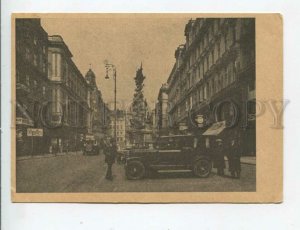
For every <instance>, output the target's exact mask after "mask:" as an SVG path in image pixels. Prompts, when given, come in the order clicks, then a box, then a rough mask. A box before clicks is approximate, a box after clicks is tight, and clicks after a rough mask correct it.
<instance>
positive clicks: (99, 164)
mask: <svg viewBox="0 0 300 230" xmlns="http://www.w3.org/2000/svg"><path fill="white" fill-rule="evenodd" d="M105 171H106V165H105V163H104V156H103V155H98V156H83V155H82V154H81V153H75V154H74V153H72V154H64V155H59V156H52V157H51V156H50V157H36V158H27V159H24V160H18V161H17V192H180V191H181V192H193V191H199V192H227V191H228V192H229V191H255V189H256V166H255V164H242V174H241V178H240V179H232V178H230V177H229V173H228V171H226V172H225V174H226V175H225V176H224V177H220V176H217V175H216V172H215V170H213V171H212V173H211V175H210V176H209V177H208V178H196V177H194V176H193V175H192V173H190V172H176V173H174V172H173V173H159V174H158V175H155V177H151V178H145V179H143V180H138V181H130V180H127V179H126V177H125V172H124V166H123V165H120V164H114V165H113V175H114V180H113V181H107V180H106V179H105Z"/></svg>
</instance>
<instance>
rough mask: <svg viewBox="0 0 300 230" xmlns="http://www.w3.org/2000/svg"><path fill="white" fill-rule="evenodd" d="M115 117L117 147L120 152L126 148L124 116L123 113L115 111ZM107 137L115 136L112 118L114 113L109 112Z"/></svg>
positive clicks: (113, 118)
mask: <svg viewBox="0 0 300 230" xmlns="http://www.w3.org/2000/svg"><path fill="white" fill-rule="evenodd" d="M116 117H117V121H116V128H117V130H116V133H117V138H116V141H117V147H118V150H122V149H125V147H126V116H125V111H123V110H117V116H116ZM109 135H110V136H111V137H114V135H115V116H114V112H111V117H110V129H109Z"/></svg>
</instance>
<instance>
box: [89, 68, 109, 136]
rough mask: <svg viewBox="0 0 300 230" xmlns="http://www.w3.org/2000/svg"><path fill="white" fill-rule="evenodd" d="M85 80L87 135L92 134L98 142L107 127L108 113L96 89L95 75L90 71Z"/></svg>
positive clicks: (99, 92)
mask: <svg viewBox="0 0 300 230" xmlns="http://www.w3.org/2000/svg"><path fill="white" fill-rule="evenodd" d="M85 79H86V81H87V83H88V85H89V86H90V97H89V103H90V107H91V129H90V130H89V133H92V134H94V135H95V137H96V139H97V140H98V141H100V140H101V139H102V138H103V137H104V135H105V129H106V126H107V125H109V123H108V116H109V113H108V110H107V106H106V105H105V103H104V101H103V98H102V94H101V91H100V90H99V89H98V87H97V84H96V75H95V73H94V72H93V71H92V70H91V69H89V70H88V72H87V73H86V75H85Z"/></svg>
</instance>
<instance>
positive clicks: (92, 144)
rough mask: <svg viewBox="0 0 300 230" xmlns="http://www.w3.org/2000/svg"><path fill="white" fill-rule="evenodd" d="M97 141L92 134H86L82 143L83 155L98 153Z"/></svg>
mask: <svg viewBox="0 0 300 230" xmlns="http://www.w3.org/2000/svg"><path fill="white" fill-rule="evenodd" d="M98 154H99V143H98V141H97V140H95V137H94V136H92V135H89V136H88V135H87V136H86V138H85V140H84V144H83V155H98Z"/></svg>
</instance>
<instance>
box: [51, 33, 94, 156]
mask: <svg viewBox="0 0 300 230" xmlns="http://www.w3.org/2000/svg"><path fill="white" fill-rule="evenodd" d="M48 79H49V81H50V85H49V87H50V94H51V95H50V98H51V101H50V104H49V109H48V114H47V117H48V120H49V121H50V124H51V125H50V127H51V129H50V130H49V136H50V145H51V146H52V148H53V151H57V152H62V151H78V150H80V149H81V147H82V139H83V137H84V135H86V134H87V133H89V131H91V129H92V122H91V105H90V97H91V91H92V88H91V87H90V85H89V84H88V83H87V82H86V80H85V78H84V77H83V76H82V74H81V73H80V71H79V70H78V68H77V67H76V65H75V63H74V62H73V60H72V53H71V51H70V50H69V48H68V46H67V45H66V44H65V42H64V41H63V39H62V37H61V36H59V35H53V36H49V37H48Z"/></svg>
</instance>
